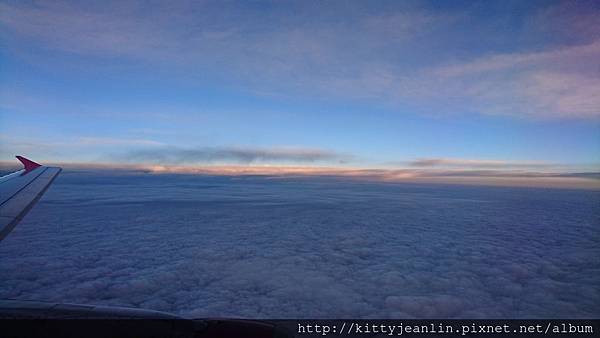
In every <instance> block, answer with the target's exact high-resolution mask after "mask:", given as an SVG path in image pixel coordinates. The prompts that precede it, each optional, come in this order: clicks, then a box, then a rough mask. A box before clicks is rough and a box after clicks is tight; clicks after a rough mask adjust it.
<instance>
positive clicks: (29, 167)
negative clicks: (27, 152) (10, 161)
mask: <svg viewBox="0 0 600 338" xmlns="http://www.w3.org/2000/svg"><path fill="white" fill-rule="evenodd" d="M16 157H17V160H19V161H21V163H23V166H25V172H24V173H23V174H27V173H28V172H30V171H32V170H33V169H35V168H37V167H41V166H42V165H41V164H39V163H35V162H33V161H32V160H30V159H27V158H25V157H23V156H18V155H17V156H16Z"/></svg>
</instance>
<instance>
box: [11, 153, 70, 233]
mask: <svg viewBox="0 0 600 338" xmlns="http://www.w3.org/2000/svg"><path fill="white" fill-rule="evenodd" d="M17 159H18V160H19V161H21V163H23V166H24V168H23V169H21V170H19V171H16V172H14V173H12V174H8V175H6V176H2V177H0V241H2V240H3V239H4V237H6V236H7V235H8V234H9V233H10V232H11V230H12V229H13V228H14V227H15V226H16V225H17V223H19V222H20V221H21V220H22V219H23V217H25V215H26V214H27V212H29V210H30V209H31V208H32V207H33V206H34V205H35V203H36V202H37V201H38V200H39V199H40V197H42V195H43V194H44V192H46V189H48V187H49V186H50V184H51V183H52V181H54V179H55V178H56V176H58V173H60V171H61V170H62V169H61V168H58V167H46V166H43V165H41V164H38V163H35V162H33V161H31V160H29V159H26V158H25V157H22V156H17Z"/></svg>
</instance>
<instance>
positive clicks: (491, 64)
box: [0, 2, 600, 119]
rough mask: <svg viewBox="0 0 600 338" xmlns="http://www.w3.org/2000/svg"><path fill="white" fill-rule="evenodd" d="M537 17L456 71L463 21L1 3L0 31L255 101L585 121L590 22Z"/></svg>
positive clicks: (354, 6)
mask: <svg viewBox="0 0 600 338" xmlns="http://www.w3.org/2000/svg"><path fill="white" fill-rule="evenodd" d="M547 7H548V8H547V9H544V10H539V11H537V12H535V13H534V15H532V16H531V17H528V18H526V19H524V22H523V24H522V25H523V28H522V30H520V31H518V32H516V33H518V34H519V36H518V38H519V39H520V40H523V41H522V42H523V43H522V46H521V47H520V48H517V50H516V51H502V50H494V49H490V50H485V49H484V50H482V51H478V52H477V51H474V52H472V53H468V54H467V55H463V56H462V57H460V58H456V57H455V55H462V53H463V52H464V50H465V49H469V48H470V47H473V46H469V45H464V43H465V42H464V41H462V39H463V35H462V33H461V31H460V29H464V28H465V27H466V28H467V29H469V30H471V31H478V30H480V29H481V30H485V29H487V30H488V33H489V30H491V28H489V27H486V26H481V27H480V26H477V25H474V24H473V22H471V21H470V19H469V18H470V17H471V16H472V15H473V13H471V12H470V11H471V10H472V9H470V8H469V7H465V8H464V9H462V10H460V11H448V12H440V11H434V10H432V9H431V8H428V7H427V6H424V5H423V6H416V5H410V4H404V5H401V6H400V5H399V6H397V7H396V8H393V9H391V10H384V9H371V8H367V7H365V6H363V5H361V4H360V3H353V2H350V3H347V4H346V5H345V6H344V7H343V8H340V6H339V5H336V4H319V5H318V6H317V5H314V4H303V5H297V4H291V5H290V6H288V7H285V6H282V7H277V6H276V8H275V9H272V10H271V11H260V10H257V9H256V8H252V6H243V5H241V6H232V5H225V4H219V5H215V4H211V3H187V2H175V3H169V4H166V3H163V4H161V5H159V6H156V7H152V8H148V6H146V5H145V4H144V3H139V2H119V3H113V4H111V6H106V7H104V6H102V7H101V6H91V5H82V4H81V3H72V2H52V3H33V4H31V3H10V4H8V3H4V4H0V24H1V25H2V26H4V28H6V29H7V31H9V32H11V33H12V34H13V35H14V36H16V37H25V38H26V39H29V40H31V41H36V42H37V43H38V44H41V45H43V46H44V47H45V48H49V49H53V50H60V51H63V52H69V53H75V54H78V55H83V56H92V57H110V58H114V57H121V58H126V59H128V60H134V61H143V62H142V65H143V64H145V63H149V64H156V63H159V64H161V65H163V66H168V67H170V68H171V69H172V70H173V73H176V74H180V75H181V74H185V75H181V76H184V77H192V78H193V77H195V76H198V74H201V75H202V76H203V77H204V76H206V75H211V76H214V77H217V78H220V79H221V80H223V81H224V82H226V83H234V84H235V85H236V86H240V87H243V88H245V89H246V90H249V91H252V92H255V93H259V94H261V95H284V96H285V95H298V94H300V95H305V96H326V97H333V98H341V99H356V98H366V99H374V100H378V101H380V102H387V103H388V104H392V105H394V106H396V107H406V106H409V107H418V108H414V109H413V110H414V111H413V112H417V113H419V112H425V113H434V114H454V113H471V114H486V115H509V116H515V117H526V118H534V119H535V118H551V119H554V118H576V119H590V118H594V119H595V118H598V117H599V116H600V111H599V109H598V107H599V106H600V102H599V101H598V100H599V99H598V95H595V93H597V92H598V91H600V80H598V76H597V71H596V70H597V69H598V67H599V65H598V61H597V60H599V59H600V33H599V32H598V29H597V28H596V27H599V26H600V19H598V18H600V15H599V14H600V10H599V9H598V8H597V7H596V6H593V4H592V5H590V4H589V3H584V2H578V4H577V5H573V6H566V5H564V4H560V3H558V4H556V5H554V6H547ZM107 8H110V10H108V9H107ZM498 20H499V21H500V22H501V21H502V20H503V19H502V18H499V19H498ZM174 23H176V24H174ZM571 23H574V24H571ZM489 25H492V27H493V23H490V24H489ZM461 27H462V28H461ZM515 29H516V28H515ZM485 32H486V31H483V32H482V34H483V33H485ZM551 34H552V35H551ZM549 37H552V38H553V39H554V40H552V39H550V38H549ZM530 40H531V41H534V42H536V43H535V44H531V45H532V46H533V47H528V45H527V43H526V42H528V41H530ZM446 41H448V43H446ZM442 42H443V43H442ZM9 46H11V48H19V47H18V44H16V43H15V44H9ZM475 47H476V46H475ZM476 49H477V48H473V50H476ZM20 52H22V53H27V51H26V50H20Z"/></svg>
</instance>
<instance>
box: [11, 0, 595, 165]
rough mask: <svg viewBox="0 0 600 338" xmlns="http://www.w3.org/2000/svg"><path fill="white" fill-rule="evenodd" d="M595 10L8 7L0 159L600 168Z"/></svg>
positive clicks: (470, 5)
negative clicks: (27, 157) (20, 157)
mask: <svg viewBox="0 0 600 338" xmlns="http://www.w3.org/2000/svg"><path fill="white" fill-rule="evenodd" d="M599 18H600V6H599V5H598V4H597V3H594V2H593V1H590V2H586V1H577V2H555V1H530V2H522V1H497V2H490V1H483V2H451V3H449V2H442V1H439V2H426V1H416V2H412V1H406V2H397V1H391V2H387V1H375V2H353V1H349V2H346V1H331V2H317V1H314V2H305V1H299V2H262V1H261V2H210V1H208V2H197V1H190V2H188V1H175V2H135V1H133V2H132V1H125V2H122V1H117V2H108V3H106V2H102V4H97V5H95V4H93V3H89V2H61V1H57V2H35V1H2V2H0V29H1V35H0V36H1V39H2V47H1V58H2V63H1V66H0V67H1V72H0V160H2V161H12V157H13V156H14V155H15V154H23V155H26V156H29V157H31V158H34V159H38V160H39V161H48V162H90V163H100V162H102V163H114V162H127V163H138V164H143V163H150V164H161V165H180V164H185V165H230V164H233V165H299V166H326V167H352V168H415V167H420V166H425V167H444V168H452V169H481V168H485V169H496V170H500V169H502V170H506V169H520V170H525V169H526V170H538V171H540V170H541V171H543V170H546V171H569V172H574V171H598V168H599V167H600V165H599V164H598V163H600V95H599V94H600V62H599V61H598V60H600V19H599Z"/></svg>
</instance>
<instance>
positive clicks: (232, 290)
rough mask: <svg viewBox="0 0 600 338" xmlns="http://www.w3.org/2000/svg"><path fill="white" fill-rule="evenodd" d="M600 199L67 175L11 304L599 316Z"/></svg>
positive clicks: (28, 249) (21, 239)
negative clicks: (31, 301)
mask: <svg viewBox="0 0 600 338" xmlns="http://www.w3.org/2000/svg"><path fill="white" fill-rule="evenodd" d="M599 198H600V196H599V195H598V192H591V191H583V190H582V191H570V190H548V189H513V188H510V189H509V188H497V187H496V188H490V187H488V188H482V187H447V186H443V185H419V184H390V183H387V184H381V183H369V184H367V183H364V182H353V181H348V180H343V181H339V180H334V179H329V180H323V179H321V178H312V179H293V178H288V179H282V180H271V179H268V178H265V177H235V178H234V177H210V176H189V175H143V174H142V175H140V174H135V173H128V174H125V175H124V174H123V173H120V174H119V173H114V172H102V173H97V172H93V171H87V172H72V171H69V170H66V171H64V172H63V173H62V174H61V175H60V176H59V178H58V179H57V181H56V182H55V184H54V185H53V186H52V187H51V188H50V190H49V191H48V192H47V193H46V195H45V196H44V198H42V200H41V201H40V202H39V204H38V205H37V206H36V207H35V208H34V209H33V210H32V211H31V212H30V214H28V215H27V217H26V218H25V219H24V221H23V222H22V223H21V224H19V226H17V227H16V229H15V230H14V231H13V232H12V233H11V234H10V235H9V236H8V237H7V238H6V239H5V240H4V241H3V242H2V245H0V256H1V257H2V259H1V260H0V276H2V278H1V279H0V298H16V299H39V300H48V301H57V302H75V303H88V304H101V305H121V306H136V307H143V308H148V309H156V310H162V311H171V312H175V313H178V314H182V315H187V316H192V317H229V316H233V317H258V318H295V317H303V318H332V317H352V318H432V317H434V318H566V317H568V318H597V317H598V316H599V315H600V307H599V305H600V292H599V290H598V287H597V286H598V285H599V283H600V265H599V264H600V263H599V262H598V260H597V259H594V257H598V256H599V255H600V252H599V250H600V245H599V244H600V243H599V242H598V240H599V239H598V236H597V226H598V219H599V216H600V214H599V212H600V209H599V208H598V206H599V204H598V199H599Z"/></svg>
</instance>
